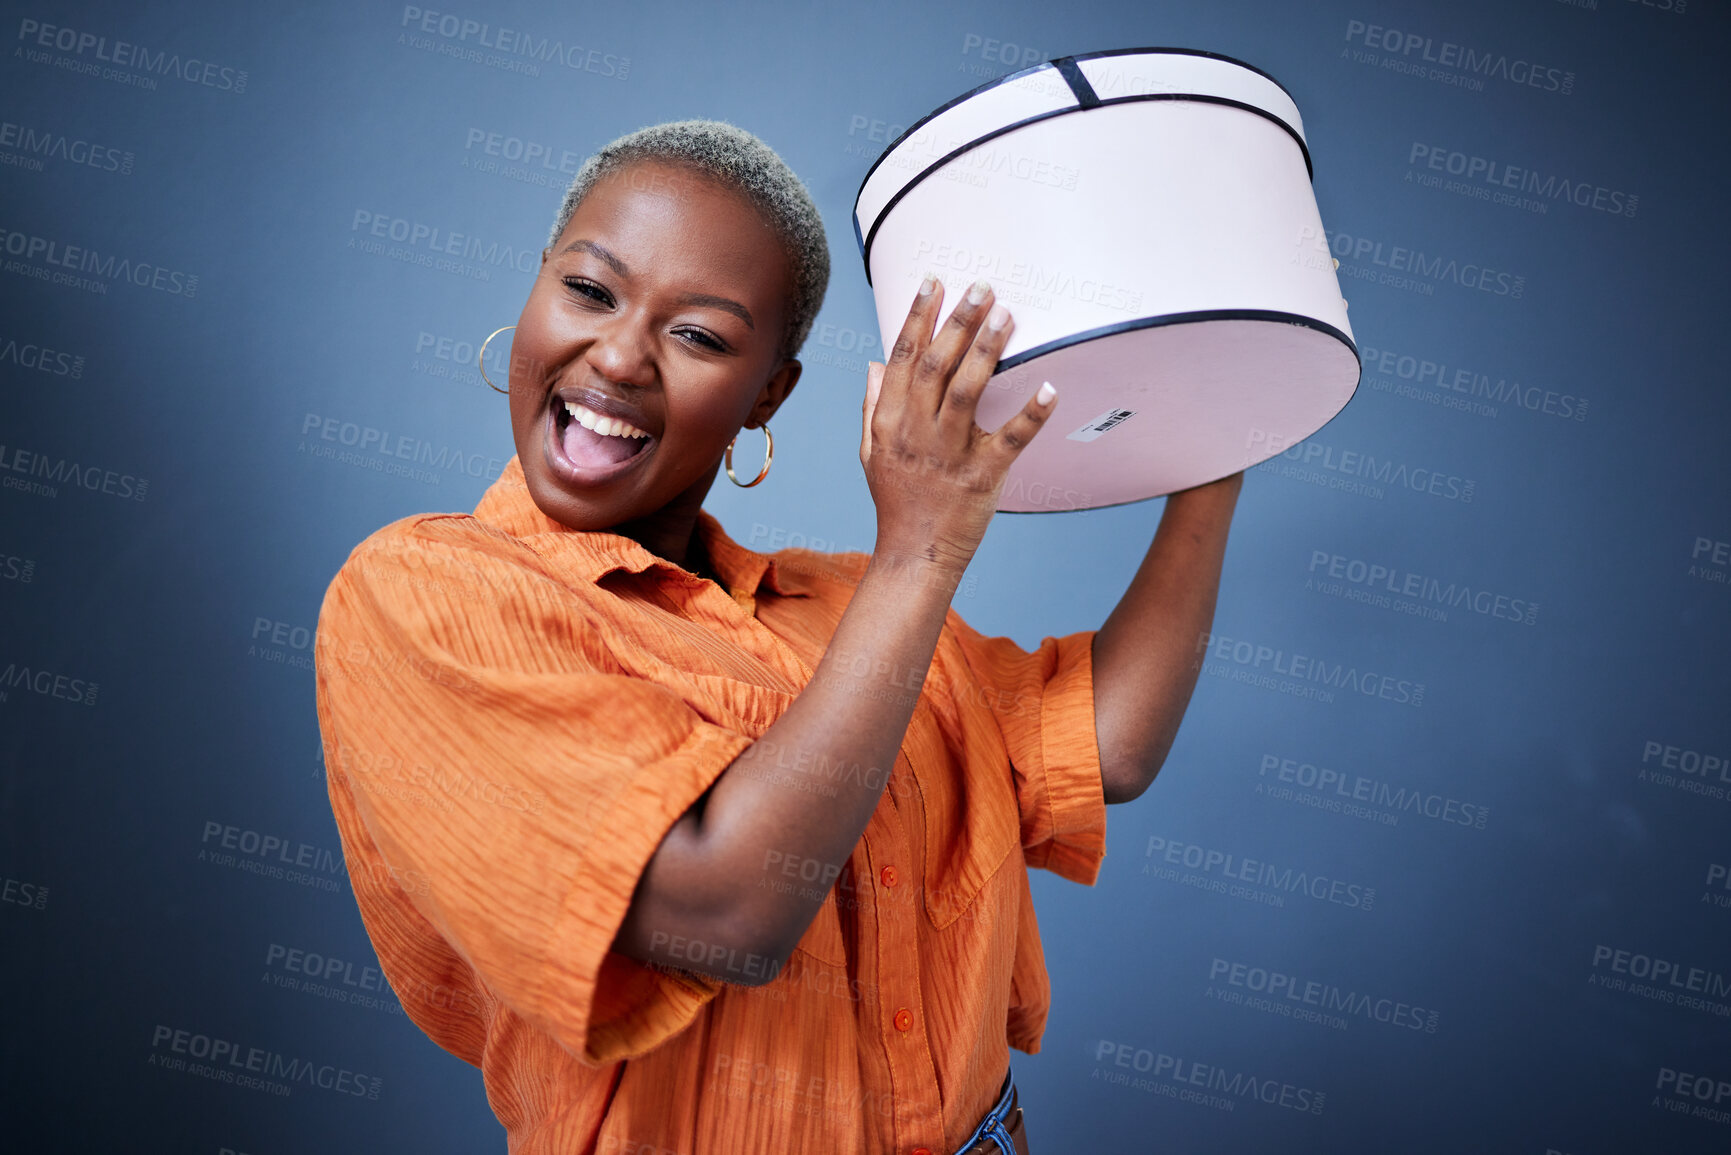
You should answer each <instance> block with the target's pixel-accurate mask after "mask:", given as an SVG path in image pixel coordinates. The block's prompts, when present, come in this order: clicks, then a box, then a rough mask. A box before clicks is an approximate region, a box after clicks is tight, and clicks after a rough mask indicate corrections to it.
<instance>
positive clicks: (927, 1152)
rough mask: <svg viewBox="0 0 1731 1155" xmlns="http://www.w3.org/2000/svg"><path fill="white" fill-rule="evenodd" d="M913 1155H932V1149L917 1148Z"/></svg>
mask: <svg viewBox="0 0 1731 1155" xmlns="http://www.w3.org/2000/svg"><path fill="white" fill-rule="evenodd" d="M913 1155H932V1149H931V1148H930V1147H915V1148H914V1150H913Z"/></svg>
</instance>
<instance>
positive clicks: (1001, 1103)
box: [961, 1075, 1016, 1155]
mask: <svg viewBox="0 0 1731 1155" xmlns="http://www.w3.org/2000/svg"><path fill="white" fill-rule="evenodd" d="M1015 1091H1016V1085H1015V1083H1014V1082H1013V1081H1012V1080H1011V1078H1010V1076H1009V1075H1005V1076H1004V1092H1003V1094H1001V1095H999V1096H998V1102H997V1104H996V1105H995V1106H993V1107H992V1109H991V1110H990V1111H987V1112H986V1117H985V1118H984V1119H981V1120H980V1125H979V1126H978V1127H975V1128H974V1133H973V1134H972V1135H970V1136H968V1141H967V1142H966V1143H963V1144H962V1148H961V1149H962V1150H963V1151H966V1150H967V1149H968V1148H970V1147H972V1146H973V1145H974V1144H976V1143H978V1142H979V1141H980V1140H982V1139H990V1140H991V1141H992V1142H993V1143H995V1144H997V1147H998V1150H999V1151H1001V1152H1003V1155H1016V1143H1015V1140H1013V1139H1011V1138H1010V1129H1009V1128H1008V1127H1006V1126H1004V1117H1005V1116H1006V1115H1008V1114H1009V1113H1010V1096H1011V1095H1013V1094H1015Z"/></svg>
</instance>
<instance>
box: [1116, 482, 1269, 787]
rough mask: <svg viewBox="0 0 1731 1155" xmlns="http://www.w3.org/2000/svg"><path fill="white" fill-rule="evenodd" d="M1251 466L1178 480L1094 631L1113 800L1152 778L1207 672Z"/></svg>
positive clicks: (1146, 784) (1169, 747) (1144, 785)
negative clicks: (1224, 571) (1224, 568)
mask: <svg viewBox="0 0 1731 1155" xmlns="http://www.w3.org/2000/svg"><path fill="white" fill-rule="evenodd" d="M1243 484H1244V474H1242V473H1234V474H1230V475H1228V476H1226V477H1223V478H1221V479H1220V480H1219V481H1212V482H1209V483H1208V484H1207V485H1199V486H1196V487H1195V488H1193V489H1183V490H1179V491H1178V492H1177V493H1174V494H1172V495H1171V496H1169V497H1168V498H1167V499H1166V509H1165V510H1164V512H1162V514H1161V515H1160V528H1159V529H1157V530H1156V531H1155V533H1154V542H1153V544H1152V545H1150V546H1149V547H1148V555H1147V556H1146V557H1144V558H1143V559H1142V564H1141V566H1140V567H1139V568H1138V569H1137V570H1136V576H1135V578H1134V579H1132V580H1131V582H1130V588H1129V589H1128V590H1126V591H1125V592H1124V596H1123V597H1122V598H1120V599H1119V601H1118V605H1117V606H1116V607H1115V608H1114V609H1113V610H1112V613H1111V614H1110V615H1108V617H1107V618H1106V623H1105V625H1103V626H1101V627H1100V631H1099V632H1098V633H1097V634H1095V636H1094V731H1095V734H1096V735H1097V736H1098V737H1099V741H1100V777H1101V779H1102V784H1103V786H1104V788H1105V792H1106V801H1107V802H1129V801H1131V800H1133V799H1135V798H1137V797H1139V796H1140V795H1141V794H1142V792H1143V791H1144V790H1146V789H1148V786H1149V784H1150V783H1152V782H1153V781H1154V776H1155V775H1156V774H1158V773H1159V772H1160V767H1161V765H1162V764H1163V763H1164V762H1165V761H1166V753H1167V751H1168V750H1170V749H1171V748H1172V740H1173V739H1174V738H1176V737H1177V736H1178V723H1179V722H1180V721H1182V720H1183V718H1184V710H1185V708H1186V707H1187V706H1188V705H1189V704H1190V694H1191V692H1192V691H1193V690H1194V689H1195V688H1196V678H1197V676H1198V675H1199V674H1200V673H1201V672H1202V658H1203V653H1204V651H1203V648H1202V647H1201V646H1199V645H1198V644H1197V642H1198V640H1199V639H1200V638H1202V637H1203V636H1204V635H1205V634H1206V633H1207V632H1208V630H1209V628H1210V627H1211V626H1212V625H1213V622H1214V603H1215V601H1216V599H1217V597H1218V596H1219V592H1220V566H1221V562H1222V561H1223V560H1224V558H1225V555H1226V533H1227V530H1228V529H1229V528H1230V527H1231V524H1232V511H1233V508H1234V507H1235V506H1236V505H1237V503H1238V491H1239V490H1240V488H1242V487H1243Z"/></svg>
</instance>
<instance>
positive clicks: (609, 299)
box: [565, 277, 613, 305]
mask: <svg viewBox="0 0 1731 1155" xmlns="http://www.w3.org/2000/svg"><path fill="white" fill-rule="evenodd" d="M565 287H566V288H568V289H570V290H571V291H572V292H573V293H576V294H577V295H578V296H580V297H587V298H589V300H591V301H594V302H595V303H596V304H598V305H611V304H613V294H612V293H609V292H608V291H607V290H606V289H603V288H602V287H601V286H600V285H597V284H596V283H595V282H594V281H585V280H584V279H583V278H581V277H566V278H565Z"/></svg>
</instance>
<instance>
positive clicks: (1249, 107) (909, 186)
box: [853, 53, 1316, 285]
mask: <svg viewBox="0 0 1731 1155" xmlns="http://www.w3.org/2000/svg"><path fill="white" fill-rule="evenodd" d="M1198 55H1207V54H1206V53H1199V54H1198ZM1246 67H1248V65H1247V66H1246ZM1083 83H1084V84H1086V83H1087V81H1086V80H1084V81H1083ZM1277 83H1278V82H1277ZM1089 91H1093V90H1092V89H1090V90H1089ZM1145 100H1194V101H1196V102H1198V103H1200V104H1222V105H1225V106H1226V107H1228V108H1241V109H1243V110H1244V111H1245V112H1254V113H1255V114H1256V115H1257V116H1260V117H1262V118H1263V119H1264V120H1267V121H1270V122H1271V123H1274V124H1277V125H1279V126H1280V127H1281V128H1282V129H1284V130H1285V131H1286V135H1288V136H1290V137H1291V138H1292V139H1293V141H1294V142H1296V143H1297V145H1298V151H1299V153H1300V154H1301V155H1303V157H1304V171H1305V173H1306V175H1308V176H1309V177H1310V179H1311V180H1313V181H1314V180H1315V179H1316V169H1315V168H1314V167H1312V165H1311V163H1310V149H1309V148H1307V147H1306V146H1305V143H1304V139H1303V138H1302V137H1300V136H1299V135H1298V133H1297V132H1296V131H1294V130H1293V127H1292V126H1291V125H1290V124H1287V123H1286V122H1285V121H1284V120H1282V119H1280V118H1279V117H1278V116H1275V115H1274V114H1273V113H1272V112H1269V111H1268V110H1267V109H1264V108H1258V107H1257V106H1256V105H1254V104H1245V103H1244V102H1243V101H1242V100H1232V99H1230V98H1228V97H1225V96H1202V95H1199V94H1195V93H1183V92H1149V93H1143V94H1141V95H1138V96H1117V97H1113V98H1112V99H1111V100H1099V99H1096V101H1095V103H1093V104H1091V105H1082V104H1078V105H1072V106H1071V107H1069V108H1055V109H1053V110H1052V111H1050V112H1041V113H1037V114H1035V115H1034V116H1028V117H1024V118H1022V119H1021V120H1018V121H1016V122H1015V123H1013V124H1006V125H1004V126H1003V127H1002V128H995V129H993V130H992V131H991V132H988V133H986V134H985V135H984V136H976V137H975V138H974V139H973V140H970V141H969V142H968V143H966V144H964V145H962V146H961V147H960V148H953V149H951V150H950V151H949V152H946V153H945V154H944V155H943V156H941V157H939V158H938V159H937V160H935V161H933V162H932V163H931V164H928V165H927V166H926V167H925V168H923V169H921V170H920V171H919V172H917V173H915V174H914V175H913V177H912V178H911V179H910V180H909V181H908V182H907V183H906V184H904V185H902V187H901V188H899V189H897V190H896V193H895V195H894V196H892V197H891V198H890V199H889V200H887V201H885V202H884V207H883V208H881V209H879V210H878V215H877V219H876V220H874V221H872V227H871V228H870V229H868V230H867V231H866V234H865V239H864V240H863V241H860V253H859V255H860V263H862V264H863V265H865V275H866V284H867V285H870V284H871V283H872V262H871V252H872V242H873V241H874V240H876V239H877V235H878V226H879V225H881V224H882V223H883V222H884V218H885V217H887V216H889V215H890V210H891V209H893V208H895V207H896V205H898V204H900V203H901V199H902V198H903V197H905V196H907V195H908V193H910V192H912V191H913V190H914V189H915V188H917V187H918V186H919V185H920V183H921V182H923V181H924V180H925V179H926V178H927V177H928V176H931V175H932V173H934V172H936V171H937V170H938V169H940V168H943V167H944V166H945V165H946V164H949V163H950V162H951V161H952V160H955V159H956V158H957V157H959V156H961V155H963V154H964V153H969V152H972V151H973V150H974V149H976V148H978V147H980V145H982V144H985V143H986V142H987V141H990V140H996V139H997V138H998V137H1000V136H1003V135H1005V134H1006V133H1011V132H1014V131H1016V130H1017V129H1018V128H1026V127H1027V126H1028V125H1030V124H1038V123H1040V121H1042V120H1051V119H1052V118H1053V117H1058V116H1069V115H1071V114H1072V113H1077V112H1086V111H1088V110H1089V109H1093V108H1109V107H1111V106H1112V105H1115V104H1136V103H1139V102H1141V101H1145ZM888 155H889V153H888V152H885V153H884V156H888ZM878 159H879V160H882V159H883V157H879V158H878ZM873 167H874V168H875V167H876V165H873ZM870 179H871V174H870V173H867V174H866V180H870ZM860 190H861V191H862V192H863V191H864V190H865V185H864V183H863V182H862V183H861V185H860ZM853 228H854V236H855V238H856V239H857V238H858V237H859V194H858V193H856V194H854V211H853Z"/></svg>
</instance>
